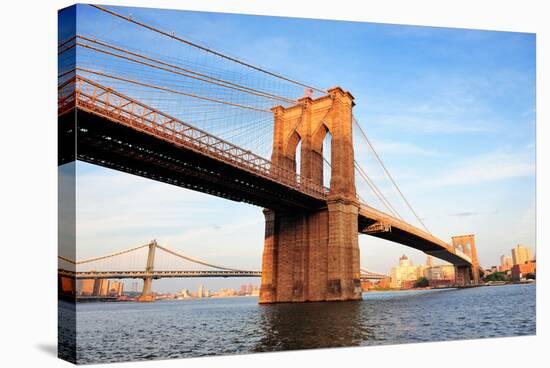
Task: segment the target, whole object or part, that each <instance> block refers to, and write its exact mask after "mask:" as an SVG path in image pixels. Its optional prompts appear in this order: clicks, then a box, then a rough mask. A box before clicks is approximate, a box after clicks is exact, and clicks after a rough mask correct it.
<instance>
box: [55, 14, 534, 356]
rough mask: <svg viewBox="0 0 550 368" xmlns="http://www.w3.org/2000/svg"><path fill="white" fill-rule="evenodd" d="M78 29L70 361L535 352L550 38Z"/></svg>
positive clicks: (67, 263) (73, 86) (66, 255)
mask: <svg viewBox="0 0 550 368" xmlns="http://www.w3.org/2000/svg"><path fill="white" fill-rule="evenodd" d="M58 24H59V32H58V35H59V37H58V38H59V43H58V58H59V60H58V96H59V99H58V144H59V146H58V147H59V154H58V173H59V256H58V281H59V282H58V290H59V331H58V332H59V349H58V351H59V356H60V357H61V358H62V359H66V360H68V361H70V362H73V363H77V364H89V363H103V362H121V361H135V360H149V359H167V358H186V357H199V356H210V355H225V354H249V353H256V352H267V351H285V350H297V349H314V348H332V347H350V346H366V345H379V344H402V343H414V342H424V341H432V342H437V341H446V340H459V339H480V338H489V337H505V336H520V335H533V334H535V332H536V320H535V290H536V287H535V279H536V261H535V258H536V254H535V34H528V33H514V32H503V31H489V30H468V29H451V28H435V27H425V26H408V25H394V24H376V23H364V22H344V21H335V20H318V19H301V18H286V17H269V16H252V15H239V14H222V13H208V12H191V11H183V10H166V9H149V8H132V7H115V6H103V5H102V6H98V5H86V4H79V5H74V6H71V7H68V8H65V9H62V10H60V11H59V13H58Z"/></svg>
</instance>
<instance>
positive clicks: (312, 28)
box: [77, 7, 536, 290]
mask: <svg viewBox="0 0 550 368" xmlns="http://www.w3.org/2000/svg"><path fill="white" fill-rule="evenodd" d="M82 9H83V11H82V16H81V17H80V18H79V27H81V31H82V32H84V33H85V34H86V33H87V32H91V31H90V30H91V29H92V28H91V27H92V23H91V19H93V26H94V27H96V26H98V25H101V24H102V22H106V20H105V19H103V18H101V17H98V16H97V11H96V10H93V9H90V8H88V7H82ZM120 9H121V10H122V11H124V12H126V13H128V12H129V11H130V9H129V8H120ZM131 12H132V13H133V14H135V15H136V17H138V18H140V19H144V20H147V21H153V22H155V21H156V22H159V20H160V19H162V23H164V24H165V27H166V28H168V29H173V30H174V32H176V33H178V34H182V35H186V36H189V37H191V38H193V39H198V40H200V41H201V42H203V43H205V44H208V45H209V46H211V47H213V48H215V49H219V50H223V51H226V52H228V53H230V54H234V55H239V56H240V57H243V58H245V59H253V60H256V61H257V62H258V63H259V64H261V65H264V66H266V67H268V68H269V69H273V70H276V71H279V72H282V73H285V74H290V75H300V76H301V77H302V79H305V80H314V81H315V82H316V83H317V84H320V85H322V86H326V87H330V86H332V85H334V84H340V85H342V86H344V87H345V88H346V89H348V90H350V91H351V92H352V93H353V95H354V96H355V98H356V101H358V102H360V103H358V104H357V106H356V108H355V114H356V116H357V117H358V120H359V121H360V122H361V124H362V125H363V127H364V129H366V130H367V131H368V133H369V135H370V136H371V138H372V140H373V143H374V145H375V146H376V147H377V148H378V149H379V151H380V152H381V154H382V157H383V159H384V160H385V162H386V164H387V165H388V166H389V167H390V169H391V171H392V172H396V173H397V175H396V180H397V182H398V183H399V184H400V186H401V187H402V188H403V190H404V192H405V193H406V194H407V196H408V197H409V199H410V200H411V202H412V203H413V205H414V207H415V208H416V209H417V210H418V212H419V213H420V216H421V218H422V219H423V221H424V222H425V223H426V224H427V226H428V228H429V229H430V230H431V231H432V232H433V233H434V234H436V235H437V236H440V237H441V238H443V239H446V240H447V241H450V239H451V236H454V235H460V234H465V233H475V234H476V238H477V242H478V245H479V246H478V252H479V258H480V262H481V264H482V265H483V266H485V267H489V266H491V265H495V264H498V257H500V255H502V254H503V253H504V252H505V251H507V250H508V249H510V248H511V247H512V246H513V245H514V244H520V243H521V244H523V243H525V244H532V247H533V248H535V246H536V245H535V237H534V209H535V197H534V190H535V182H534V175H535V173H534V158H535V157H534V156H535V151H534V149H535V136H534V134H535V130H534V117H535V103H534V57H533V55H534V35H531V34H520V33H509V32H492V31H475V30H460V29H447V28H433V27H414V26H399V25H382V24H371V23H344V22H334V23H333V22H331V27H330V32H328V31H327V29H325V27H324V25H325V22H326V21H320V20H304V19H289V18H274V17H268V18H265V17H262V18H261V22H260V21H259V19H260V18H258V17H253V16H242V15H228V14H224V15H223V17H222V15H220V14H210V13H195V12H177V13H173V12H171V11H168V10H156V9H147V10H144V9H136V8H132V9H131ZM176 14H177V16H176ZM92 15H93V18H91V16H92ZM88 16H89V17H90V18H87V17H88ZM222 18H223V20H221V19H222ZM204 22H207V23H214V22H216V24H217V27H216V32H213V33H209V32H201V33H199V32H198V30H199V29H200V30H203V28H202V26H203V23H204ZM266 23H268V24H269V27H266V28H265V29H269V31H268V32H264V33H261V32H258V29H259V28H260V27H261V26H262V25H264V24H266ZM289 24H290V26H289ZM262 28H263V27H262ZM227 33H231V34H233V35H234V37H232V38H231V39H226V38H220V37H219V35H220V34H227ZM348 35H352V36H351V39H348V37H347V36H348ZM102 36H103V37H106V38H108V37H109V36H111V35H102ZM304 37H307V38H308V39H312V40H313V41H312V42H315V44H318V45H324V44H323V43H322V42H317V41H318V40H320V39H323V37H325V39H327V40H328V42H329V43H330V46H331V53H329V54H327V53H326V52H324V48H322V47H320V46H315V47H313V46H311V45H306V46H304V45H303V42H302V39H303V38H304ZM336 40H343V41H342V42H336ZM239 45H252V47H250V48H242V47H241V46H239ZM266 45H268V46H266ZM324 47H326V45H324ZM419 47H420V48H422V50H423V51H424V52H423V53H417V52H413V51H416V50H417V49H418V48H419ZM274 50H277V52H274ZM295 55H300V57H295ZM174 56H175V55H174ZM321 56H322V57H321ZM342 61H345V68H342V70H338V69H336V70H334V69H332V68H328V65H331V64H334V63H337V62H342ZM328 70H330V71H331V72H330V73H328V72H327V71H328ZM360 81H366V82H360ZM297 97H299V96H297ZM361 154H362V152H356V156H358V157H361ZM77 170H78V175H79V176H78V182H77V188H78V189H77V193H78V203H77V211H78V219H79V221H78V224H77V226H78V230H79V231H78V232H77V233H78V238H77V258H81V257H88V256H92V255H96V254H102V253H105V252H108V251H112V250H116V249H119V248H124V247H125V246H128V245H132V244H142V243H144V242H148V241H150V240H151V239H157V240H159V241H160V242H162V243H166V244H167V245H169V246H171V247H173V248H176V249H179V250H181V251H184V252H185V253H187V254H189V255H192V256H197V257H200V258H201V259H206V260H208V261H211V262H213V263H220V264H224V265H228V266H232V267H239V268H242V269H260V268H261V266H260V263H261V254H262V250H263V236H264V221H263V216H262V214H261V209H260V208H258V207H254V206H250V205H246V204H240V203H235V202H229V201H227V200H224V199H220V198H215V197H209V196H207V195H205V194H202V193H198V192H191V191H188V190H186V189H181V188H177V187H172V186H169V185H167V184H162V183H158V182H153V181H149V180H147V179H143V178H139V177H134V176H130V175H128V174H123V173H119V172H114V171H111V170H109V169H103V168H99V167H95V166H91V165H88V164H84V163H81V162H78V163H77ZM373 174H374V175H375V176H376V175H379V176H381V173H376V172H374V173H373ZM510 193H514V195H513V196H510ZM373 201H374V200H373ZM518 218H519V220H518ZM503 228H504V229H507V231H506V232H505V233H503V232H502V231H500V229H503ZM360 249H361V266H362V267H364V268H368V269H372V270H373V271H379V272H384V271H385V270H389V268H390V267H391V266H392V264H393V263H394V259H395V258H396V255H400V254H401V253H403V252H404V250H406V252H407V253H408V254H410V258H411V259H412V260H414V261H415V262H416V263H419V261H420V260H421V259H424V257H425V255H424V254H423V253H421V252H418V251H414V250H411V249H408V248H405V247H403V246H400V245H396V244H393V243H390V242H386V241H383V240H378V239H374V238H372V237H365V236H362V237H360ZM176 283H177V285H178V286H176ZM187 283H189V285H195V284H196V283H200V282H199V281H196V280H182V281H173V280H159V281H155V289H156V288H159V289H160V290H163V288H172V287H173V288H175V289H177V288H181V285H187ZM216 283H219V285H220V286H219V287H223V285H228V286H229V285H234V283H239V281H232V280H216ZM190 288H191V287H190Z"/></svg>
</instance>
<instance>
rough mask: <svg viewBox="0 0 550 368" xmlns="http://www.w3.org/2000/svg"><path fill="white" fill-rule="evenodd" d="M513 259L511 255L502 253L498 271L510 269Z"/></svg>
mask: <svg viewBox="0 0 550 368" xmlns="http://www.w3.org/2000/svg"><path fill="white" fill-rule="evenodd" d="M513 265H514V261H513V259H512V257H510V256H505V255H502V256H500V266H498V270H499V272H506V271H509V270H511V269H512V266H513Z"/></svg>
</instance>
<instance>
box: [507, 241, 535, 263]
mask: <svg viewBox="0 0 550 368" xmlns="http://www.w3.org/2000/svg"><path fill="white" fill-rule="evenodd" d="M532 259H533V256H532V253H531V249H529V248H527V247H525V246H523V245H521V244H518V245H517V246H516V247H515V248H513V249H512V261H513V262H514V264H515V265H516V264H524V263H525V262H527V261H530V260H532Z"/></svg>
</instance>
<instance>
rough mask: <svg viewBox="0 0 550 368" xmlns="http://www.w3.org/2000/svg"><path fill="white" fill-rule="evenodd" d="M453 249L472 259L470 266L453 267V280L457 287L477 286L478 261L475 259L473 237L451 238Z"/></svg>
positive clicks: (475, 251)
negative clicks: (457, 249) (454, 279)
mask: <svg viewBox="0 0 550 368" xmlns="http://www.w3.org/2000/svg"><path fill="white" fill-rule="evenodd" d="M452 241H453V247H455V248H459V249H460V250H461V251H462V252H463V253H464V254H466V255H467V256H468V257H470V258H471V259H472V264H471V266H470V265H469V266H455V278H456V283H457V284H458V285H479V261H478V258H477V249H476V240H475V235H473V234H470V235H461V236H453V237H452Z"/></svg>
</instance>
